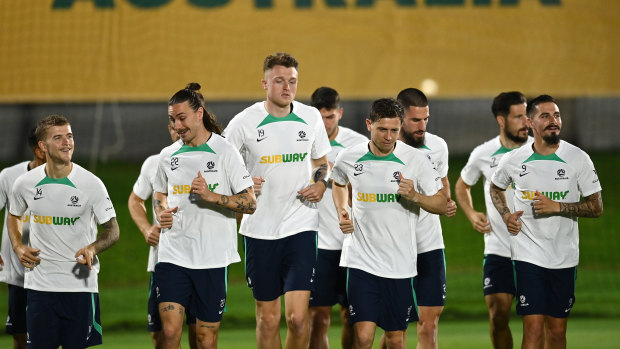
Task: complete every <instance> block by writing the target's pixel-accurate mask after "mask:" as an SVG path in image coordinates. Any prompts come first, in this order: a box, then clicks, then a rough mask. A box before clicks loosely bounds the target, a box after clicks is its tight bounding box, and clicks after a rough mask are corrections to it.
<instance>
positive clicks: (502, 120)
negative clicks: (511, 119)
mask: <svg viewBox="0 0 620 349" xmlns="http://www.w3.org/2000/svg"><path fill="white" fill-rule="evenodd" d="M495 120H497V124H498V125H499V127H500V128H501V129H502V130H503V129H504V128H505V127H506V117H505V116H503V115H498V116H496V117H495Z"/></svg>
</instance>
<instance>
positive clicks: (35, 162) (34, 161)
mask: <svg viewBox="0 0 620 349" xmlns="http://www.w3.org/2000/svg"><path fill="white" fill-rule="evenodd" d="M44 163H45V162H44V161H41V160H39V159H38V158H34V159H32V160H30V162H29V163H28V171H30V170H33V169H35V168H37V167H39V166H41V165H43V164H44Z"/></svg>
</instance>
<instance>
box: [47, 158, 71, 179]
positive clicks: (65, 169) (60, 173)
mask: <svg viewBox="0 0 620 349" xmlns="http://www.w3.org/2000/svg"><path fill="white" fill-rule="evenodd" d="M72 169H73V163H72V162H71V161H69V162H68V163H64V162H57V163H55V162H54V161H53V160H50V159H48V160H47V162H46V164H45V174H46V175H47V176H48V177H50V178H54V179H60V178H66V177H68V176H69V173H71V170H72Z"/></svg>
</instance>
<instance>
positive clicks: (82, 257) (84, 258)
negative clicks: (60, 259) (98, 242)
mask: <svg viewBox="0 0 620 349" xmlns="http://www.w3.org/2000/svg"><path fill="white" fill-rule="evenodd" d="M95 255H96V253H95V247H94V246H93V245H88V246H85V247H82V248H80V249H79V250H78V251H77V252H76V253H75V260H76V261H77V262H78V263H80V264H85V265H88V270H92V269H93V259H94V258H95Z"/></svg>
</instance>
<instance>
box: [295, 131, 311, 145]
mask: <svg viewBox="0 0 620 349" xmlns="http://www.w3.org/2000/svg"><path fill="white" fill-rule="evenodd" d="M297 135H298V136H299V139H298V140H297V142H307V141H309V139H307V138H306V132H305V131H303V130H302V131H299V132H297Z"/></svg>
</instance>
